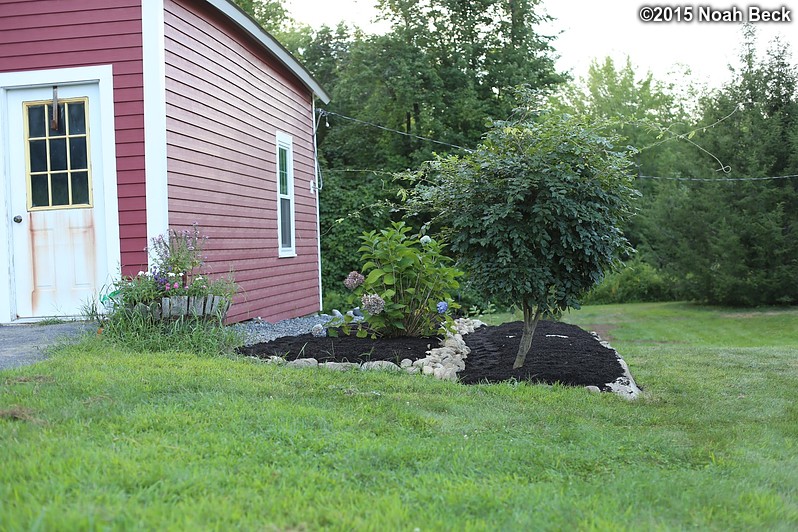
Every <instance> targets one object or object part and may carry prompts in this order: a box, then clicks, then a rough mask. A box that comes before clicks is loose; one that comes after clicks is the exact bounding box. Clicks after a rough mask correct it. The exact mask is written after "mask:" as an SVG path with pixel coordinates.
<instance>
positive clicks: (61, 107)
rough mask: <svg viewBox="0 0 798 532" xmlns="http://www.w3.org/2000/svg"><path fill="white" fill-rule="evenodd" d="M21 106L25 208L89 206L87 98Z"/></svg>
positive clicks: (29, 103) (89, 174)
mask: <svg viewBox="0 0 798 532" xmlns="http://www.w3.org/2000/svg"><path fill="white" fill-rule="evenodd" d="M24 106H25V112H24V113H23V116H24V120H25V151H26V163H27V186H28V210H31V211H33V210H37V211H38V210H47V209H68V208H86V207H91V169H90V168H89V161H90V160H91V159H90V158H89V131H88V123H89V121H88V116H87V110H88V101H87V99H86V98H76V99H71V100H61V101H60V102H58V103H57V106H56V108H55V113H54V112H53V102H51V101H46V102H25V103H24Z"/></svg>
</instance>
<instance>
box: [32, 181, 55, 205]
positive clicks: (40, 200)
mask: <svg viewBox="0 0 798 532" xmlns="http://www.w3.org/2000/svg"><path fill="white" fill-rule="evenodd" d="M30 195H31V203H33V207H49V206H50V191H49V187H48V185H47V174H43V175H41V174H40V175H35V176H31V178H30Z"/></svg>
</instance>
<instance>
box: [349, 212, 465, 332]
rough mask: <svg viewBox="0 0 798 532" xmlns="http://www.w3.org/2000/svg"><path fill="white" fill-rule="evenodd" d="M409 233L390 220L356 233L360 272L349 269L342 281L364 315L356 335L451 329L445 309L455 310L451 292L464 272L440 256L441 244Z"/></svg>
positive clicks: (446, 258)
mask: <svg viewBox="0 0 798 532" xmlns="http://www.w3.org/2000/svg"><path fill="white" fill-rule="evenodd" d="M411 233H412V229H411V228H410V227H409V226H407V225H406V224H405V223H404V222H394V223H393V224H392V226H391V228H389V229H384V230H382V231H379V232H377V231H371V232H368V233H364V234H363V236H361V237H360V238H361V240H363V245H362V246H361V247H360V249H359V250H358V251H359V252H360V253H361V259H362V261H363V267H362V269H361V270H362V273H361V272H356V271H355V272H351V273H350V274H349V275H348V276H347V277H346V279H345V280H344V286H346V288H347V289H349V290H350V291H352V295H353V297H352V303H353V304H355V302H358V303H359V305H360V309H361V311H362V312H363V314H364V317H365V323H362V324H358V325H357V328H358V336H361V337H364V336H367V335H368V334H369V333H372V334H373V335H380V336H431V335H434V334H438V333H441V332H443V331H444V330H446V329H449V328H450V327H451V325H452V319H451V317H450V316H449V315H448V314H447V312H448V311H449V310H450V309H455V308H457V304H456V303H454V302H453V300H452V296H451V292H452V291H454V290H456V289H457V288H458V286H459V283H458V281H457V279H458V278H459V277H460V276H462V275H463V272H461V271H460V270H458V269H457V268H455V267H454V266H453V261H452V259H450V258H449V257H447V256H445V255H444V254H443V245H442V244H441V243H439V242H438V241H436V240H435V239H434V238H432V237H430V236H429V235H418V234H415V235H414V234H411ZM349 324H351V319H349V320H348V323H346V324H345V326H347V328H348V325H349Z"/></svg>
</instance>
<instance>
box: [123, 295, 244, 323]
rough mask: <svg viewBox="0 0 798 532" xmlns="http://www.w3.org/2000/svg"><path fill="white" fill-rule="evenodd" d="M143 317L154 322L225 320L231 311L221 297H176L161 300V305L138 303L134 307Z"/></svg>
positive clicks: (156, 303) (227, 302) (226, 301)
mask: <svg viewBox="0 0 798 532" xmlns="http://www.w3.org/2000/svg"><path fill="white" fill-rule="evenodd" d="M133 308H134V310H135V311H136V312H138V313H139V314H141V315H142V316H148V317H151V318H152V319H154V320H170V319H177V318H180V317H187V318H196V319H202V320H213V319H224V317H225V316H227V311H228V310H229V309H230V302H229V301H228V300H226V299H225V298H223V297H221V296H210V295H209V296H200V297H190V296H175V297H164V298H161V301H160V303H158V302H152V303H150V304H149V305H146V304H144V303H138V304H137V305H136V306H135V307H133Z"/></svg>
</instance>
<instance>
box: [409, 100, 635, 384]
mask: <svg viewBox="0 0 798 532" xmlns="http://www.w3.org/2000/svg"><path fill="white" fill-rule="evenodd" d="M530 107H531V105H529V104H527V105H526V108H525V109H523V110H521V116H522V117H521V118H520V119H518V120H515V121H512V122H496V123H494V124H493V127H492V128H491V130H490V131H489V132H488V134H487V135H486V137H485V140H484V141H483V142H482V144H480V146H479V147H478V148H477V150H476V151H474V152H472V153H469V154H468V155H466V156H463V157H457V156H450V157H446V158H442V159H438V160H437V161H434V162H431V163H429V164H428V166H426V167H425V169H424V170H423V171H422V173H423V174H426V177H427V178H428V179H429V181H428V182H426V183H420V184H419V185H418V186H417V187H416V189H415V191H414V193H413V197H412V198H411V202H410V204H411V206H413V205H415V206H416V207H419V206H426V207H430V208H432V210H433V211H434V212H436V213H437V215H438V219H439V221H441V222H443V223H444V224H445V226H447V227H448V228H449V230H450V231H451V235H449V240H450V242H451V249H452V250H453V251H454V252H455V253H456V254H458V255H459V256H460V259H461V263H460V264H461V265H462V266H464V268H465V269H466V270H467V271H468V272H469V274H470V278H471V280H472V281H473V283H474V284H475V285H476V287H477V288H479V289H481V290H482V291H483V292H484V293H485V294H486V295H488V296H489V297H491V298H493V299H494V300H496V301H500V302H504V303H512V304H515V305H517V306H519V307H520V308H521V309H522V310H523V313H524V328H523V335H522V338H521V345H520V347H519V349H518V356H517V357H516V361H515V364H514V366H513V367H514V368H518V367H521V366H522V365H523V364H524V360H525V359H526V355H527V353H528V352H529V349H530V347H531V345H532V337H533V335H534V332H535V328H536V326H537V324H538V322H539V321H540V319H541V317H543V316H546V315H557V314H559V313H561V312H562V311H564V310H566V309H569V308H579V297H580V296H581V295H582V294H583V293H584V292H586V291H587V290H588V289H590V288H591V287H592V286H593V285H594V284H596V283H598V282H600V281H601V279H602V278H603V277H604V275H605V273H606V272H607V271H608V269H609V268H610V267H611V266H612V265H613V263H614V262H616V261H617V260H618V259H619V257H620V256H621V255H622V254H624V253H626V252H630V251H631V248H630V246H629V243H628V241H627V240H626V238H625V237H624V235H623V233H622V231H621V229H620V227H621V226H622V224H623V222H624V221H625V220H627V219H628V217H629V216H630V215H631V214H632V204H633V199H634V198H635V197H636V196H638V193H637V191H636V190H634V188H633V186H632V181H633V177H632V175H631V174H630V172H629V168H630V158H629V155H630V152H631V151H633V150H632V148H617V147H616V146H615V142H616V141H617V139H616V138H614V137H613V136H611V135H610V136H608V135H604V134H602V133H601V131H602V129H603V128H602V124H596V123H591V122H590V121H589V120H588V119H587V118H584V117H579V116H569V115H564V114H554V113H532V112H531V111H530ZM605 125H606V124H605Z"/></svg>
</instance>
